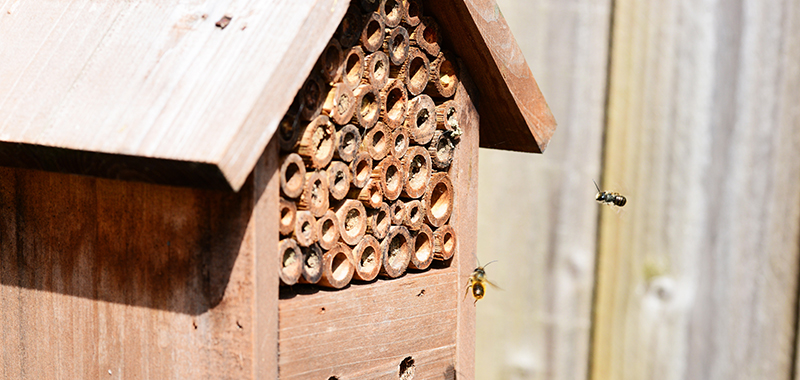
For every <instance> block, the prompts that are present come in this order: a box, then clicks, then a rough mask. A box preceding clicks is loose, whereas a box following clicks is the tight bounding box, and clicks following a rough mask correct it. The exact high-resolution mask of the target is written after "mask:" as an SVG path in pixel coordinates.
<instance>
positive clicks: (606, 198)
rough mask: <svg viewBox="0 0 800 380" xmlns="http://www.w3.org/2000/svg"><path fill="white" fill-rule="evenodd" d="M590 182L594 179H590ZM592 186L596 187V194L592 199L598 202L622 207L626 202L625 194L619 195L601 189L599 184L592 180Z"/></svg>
mask: <svg viewBox="0 0 800 380" xmlns="http://www.w3.org/2000/svg"><path fill="white" fill-rule="evenodd" d="M592 182H594V180H592ZM594 187H596V188H597V195H595V197H594V199H595V200H596V201H597V202H598V203H600V204H604V205H609V206H610V205H614V206H617V207H622V206H625V203H627V202H628V200H627V199H625V196H623V195H621V194H620V193H612V192H610V191H601V190H600V186H597V182H594Z"/></svg>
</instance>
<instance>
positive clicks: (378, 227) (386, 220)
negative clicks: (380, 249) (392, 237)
mask: <svg viewBox="0 0 800 380" xmlns="http://www.w3.org/2000/svg"><path fill="white" fill-rule="evenodd" d="M391 225H392V217H391V212H390V210H389V205H388V204H387V203H386V202H381V205H380V206H379V207H377V208H372V209H369V210H367V234H371V235H373V236H375V238H377V239H383V238H385V237H386V234H388V233H389V226H391Z"/></svg>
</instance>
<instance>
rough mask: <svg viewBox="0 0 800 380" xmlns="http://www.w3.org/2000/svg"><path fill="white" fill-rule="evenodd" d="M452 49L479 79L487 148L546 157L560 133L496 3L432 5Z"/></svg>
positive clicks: (457, 0) (464, 0)
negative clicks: (532, 153)
mask: <svg viewBox="0 0 800 380" xmlns="http://www.w3.org/2000/svg"><path fill="white" fill-rule="evenodd" d="M426 4H427V6H426V7H425V12H430V13H432V14H434V15H435V16H436V18H437V20H438V22H439V24H440V26H441V28H442V30H443V31H444V34H445V35H446V36H447V39H448V40H449V41H450V42H451V43H452V45H453V46H452V48H453V50H454V51H455V52H456V54H457V55H458V56H460V57H461V59H462V60H463V61H464V64H465V66H466V67H467V68H468V69H469V70H470V72H472V73H473V74H477V73H480V75H474V80H475V85H476V87H477V88H478V89H479V91H480V97H478V98H476V99H473V102H474V103H475V104H476V105H477V107H478V111H479V112H480V114H481V123H482V125H483V126H482V128H481V131H480V137H481V146H483V147H493V148H495V149H507V150H517V151H522V152H543V151H544V149H545V148H546V147H547V144H548V142H549V141H550V137H551V136H552V135H553V132H554V131H555V128H556V121H555V119H554V118H553V114H552V113H551V112H550V109H549V108H548V107H547V102H546V101H545V99H544V97H543V96H542V93H541V91H539V86H538V85H537V84H536V80H535V79H534V78H533V75H532V74H531V69H530V68H529V67H528V64H527V63H526V62H525V56H523V55H522V51H521V50H520V48H519V46H518V45H517V42H516V40H515V39H514V36H513V35H512V34H511V31H510V29H509V28H508V24H507V23H506V20H505V19H504V18H503V15H502V14H501V13H500V9H499V8H498V7H497V4H496V3H495V1H494V0H454V1H431V2H428V3H426Z"/></svg>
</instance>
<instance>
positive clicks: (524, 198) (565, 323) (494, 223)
mask: <svg viewBox="0 0 800 380" xmlns="http://www.w3.org/2000/svg"><path fill="white" fill-rule="evenodd" d="M498 5H499V6H500V9H501V10H502V12H503V14H504V15H505V17H506V20H507V21H508V25H509V27H510V28H511V31H512V32H513V33H514V35H516V36H517V38H518V42H519V45H520V48H521V49H522V52H523V53H524V54H525V57H526V59H527V61H528V63H529V64H530V67H531V70H532V71H533V72H534V73H536V79H537V81H538V83H539V85H540V86H541V89H542V91H543V92H544V93H545V94H546V95H547V100H548V103H549V104H550V107H551V109H552V111H553V114H555V115H556V117H557V118H558V120H559V124H560V127H559V130H558V133H556V135H555V136H554V137H553V139H552V142H551V143H550V145H549V146H548V148H547V152H546V153H545V154H543V155H527V154H518V153H510V152H501V151H497V150H488V149H482V150H481V155H480V160H481V162H480V174H481V175H480V186H479V191H478V199H479V207H478V210H479V213H478V226H479V228H478V231H479V235H478V251H477V255H478V256H479V258H480V262H481V264H486V263H487V262H489V261H491V260H498V262H497V263H494V264H491V265H490V266H489V267H488V268H486V271H487V276H488V278H489V280H491V281H492V282H494V283H496V284H497V285H498V286H500V287H501V288H502V289H503V290H502V291H498V290H497V289H495V288H492V287H489V288H488V289H487V291H486V296H485V297H484V298H483V299H482V300H481V301H480V302H478V304H477V308H476V310H477V314H478V315H477V324H478V331H477V346H476V347H477V350H478V351H477V354H476V369H477V373H476V376H475V378H476V379H487V380H488V379H506V378H522V379H537V380H545V379H546V380H551V379H552V380H585V379H586V378H587V376H588V375H587V372H588V362H589V347H590V331H591V312H592V292H593V288H594V278H595V276H594V266H595V250H596V233H597V232H596V231H597V215H598V214H597V213H598V206H599V205H598V204H597V203H596V202H595V201H594V198H593V197H594V193H595V191H596V190H594V185H592V179H595V180H599V177H600V168H601V162H602V161H601V158H602V153H601V152H602V144H603V127H604V109H605V92H606V63H607V60H608V56H607V50H608V36H609V33H608V29H609V24H610V17H611V1H608V0H605V1H595V0H580V1H562V0H536V1H518V0H498ZM523 36H524V38H523ZM484 118H485V115H484V114H483V113H481V119H484ZM481 132H483V130H481ZM481 139H483V136H481ZM481 143H482V145H483V143H484V141H483V140H482V141H481ZM626 207H627V206H626ZM457 235H458V236H457V239H459V240H460V239H462V238H464V235H463V234H462V233H460V232H459V233H458V234H457ZM465 283H466V279H464V280H462V284H461V287H462V288H461V294H462V296H463V294H464V288H463V287H464V285H465ZM467 302H469V303H471V301H469V296H468V299H467ZM643 378H647V377H643ZM597 379H598V380H600V379H602V378H597Z"/></svg>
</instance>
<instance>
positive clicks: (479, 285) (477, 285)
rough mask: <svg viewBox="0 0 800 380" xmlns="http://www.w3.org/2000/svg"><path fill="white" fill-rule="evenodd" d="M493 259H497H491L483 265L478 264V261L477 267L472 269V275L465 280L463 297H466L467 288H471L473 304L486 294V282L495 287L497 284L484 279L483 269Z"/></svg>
mask: <svg viewBox="0 0 800 380" xmlns="http://www.w3.org/2000/svg"><path fill="white" fill-rule="evenodd" d="M495 261H497V260H492V261H490V262H488V263H487V264H486V265H484V266H480V265H481V264H480V263H478V267H477V268H475V270H474V271H472V275H470V276H469V280H467V281H468V282H467V288H466V289H465V291H464V298H467V293H469V290H470V289H472V297H474V298H475V302H474V303H473V304H475V303H478V300H479V299H481V298H483V296H484V295H485V294H486V284H489V285H491V286H494V287H495V288H497V285H495V284H492V283H491V282H490V281H489V280H487V279H486V270H485V269H484V268H486V267H487V266H489V264H491V263H493V262H495Z"/></svg>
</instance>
